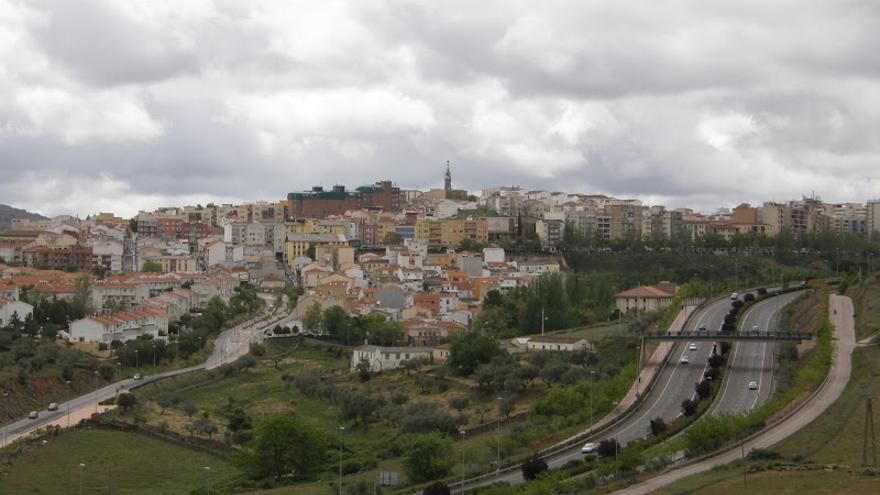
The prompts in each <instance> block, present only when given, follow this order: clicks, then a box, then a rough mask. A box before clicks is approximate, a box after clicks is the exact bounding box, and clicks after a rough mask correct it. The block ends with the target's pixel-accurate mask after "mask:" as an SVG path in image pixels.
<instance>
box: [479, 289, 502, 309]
mask: <svg viewBox="0 0 880 495" xmlns="http://www.w3.org/2000/svg"><path fill="white" fill-rule="evenodd" d="M502 304H504V296H502V295H501V292H499V291H497V290H496V289H492V290H490V291H489V292H487V293H486V297H484V298H483V307H484V308H490V307H500V306H501V305H502Z"/></svg>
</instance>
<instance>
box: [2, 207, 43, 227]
mask: <svg viewBox="0 0 880 495" xmlns="http://www.w3.org/2000/svg"><path fill="white" fill-rule="evenodd" d="M13 218H24V219H27V220H46V217H44V216H43V215H39V214H37V213H31V212H29V211H27V210H20V209H18V208H13V207H11V206H9V205H2V204H0V230H5V229H8V228H9V224H10V223H11V222H12V219H13Z"/></svg>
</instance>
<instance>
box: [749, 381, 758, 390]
mask: <svg viewBox="0 0 880 495" xmlns="http://www.w3.org/2000/svg"><path fill="white" fill-rule="evenodd" d="M749 390H758V382H749Z"/></svg>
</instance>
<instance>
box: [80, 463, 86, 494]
mask: <svg viewBox="0 0 880 495" xmlns="http://www.w3.org/2000/svg"><path fill="white" fill-rule="evenodd" d="M85 469H86V465H85V464H83V463H79V495H82V492H83V471H84V470H85Z"/></svg>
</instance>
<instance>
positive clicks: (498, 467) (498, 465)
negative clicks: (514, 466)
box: [495, 397, 504, 473]
mask: <svg viewBox="0 0 880 495" xmlns="http://www.w3.org/2000/svg"><path fill="white" fill-rule="evenodd" d="M502 400H504V399H502V398H501V397H498V411H497V414H498V418H497V419H498V426H497V429H496V430H495V441H496V444H497V445H496V452H495V472H496V473H498V472H499V471H501V401H502Z"/></svg>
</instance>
